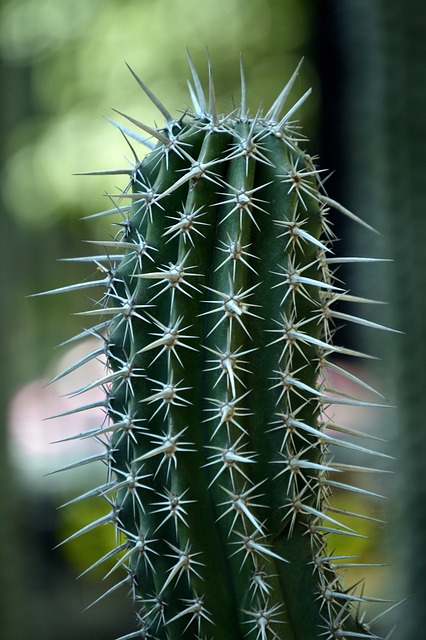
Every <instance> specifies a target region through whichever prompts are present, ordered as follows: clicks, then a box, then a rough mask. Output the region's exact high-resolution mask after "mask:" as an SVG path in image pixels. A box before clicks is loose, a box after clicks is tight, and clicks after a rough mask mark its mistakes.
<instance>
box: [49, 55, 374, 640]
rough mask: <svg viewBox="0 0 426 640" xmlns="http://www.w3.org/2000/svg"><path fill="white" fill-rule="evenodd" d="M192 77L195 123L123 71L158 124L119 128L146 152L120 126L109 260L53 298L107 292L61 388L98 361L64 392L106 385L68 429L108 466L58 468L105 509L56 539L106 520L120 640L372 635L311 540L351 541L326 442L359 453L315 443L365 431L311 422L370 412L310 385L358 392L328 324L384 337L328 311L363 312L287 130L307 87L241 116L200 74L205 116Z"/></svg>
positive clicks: (334, 564)
mask: <svg viewBox="0 0 426 640" xmlns="http://www.w3.org/2000/svg"><path fill="white" fill-rule="evenodd" d="M190 66H191V72H192V77H193V83H194V86H193V87H192V86H191V88H190V91H191V96H192V101H193V105H194V112H193V113H190V112H185V113H184V115H183V116H182V117H181V118H180V119H178V120H176V119H174V118H172V116H171V115H170V114H169V113H168V111H167V110H166V108H165V107H164V106H163V105H162V104H161V103H160V102H159V101H158V99H157V98H155V97H154V96H153V95H152V93H151V92H150V91H149V90H148V89H147V87H146V86H145V85H144V84H143V83H142V81H141V80H140V79H139V78H137V77H136V76H135V78H136V79H137V81H138V83H139V84H140V86H141V87H142V89H143V90H144V91H145V93H146V94H147V95H148V97H149V98H150V99H151V100H153V102H154V103H155V104H156V106H157V107H158V108H159V110H160V112H161V114H162V115H163V116H164V118H165V120H166V124H165V126H164V127H163V128H162V129H152V128H150V127H148V126H147V125H144V124H143V123H141V122H139V121H137V120H135V119H134V118H131V117H129V116H125V117H126V118H127V119H128V120H130V121H131V123H132V124H133V125H135V126H136V127H137V128H139V129H142V131H143V132H144V135H148V136H150V138H151V139H154V141H155V142H154V144H153V143H152V142H151V141H149V140H146V138H145V137H141V136H139V134H136V133H134V132H131V131H129V130H128V129H127V128H126V127H123V126H122V125H117V126H118V127H119V128H120V129H121V131H122V132H123V133H124V134H125V135H126V136H129V135H131V137H132V138H133V139H136V140H138V141H139V142H142V143H143V144H145V145H146V146H148V147H149V150H150V152H149V153H148V155H147V156H145V158H144V159H143V160H142V161H141V162H140V161H139V160H138V158H137V156H136V153H135V152H134V150H133V148H132V147H131V148H132V151H133V153H134V155H135V162H134V165H133V166H132V167H131V168H130V169H129V170H127V169H126V170H118V171H115V172H114V173H127V174H129V175H130V182H129V185H128V187H127V188H126V189H125V190H124V191H123V193H121V194H119V195H118V196H111V198H112V200H113V202H114V204H115V203H116V202H117V203H116V205H115V206H114V208H113V209H110V210H108V211H105V212H102V213H101V214H97V215H110V214H112V213H117V214H119V215H120V216H121V220H120V222H119V223H118V226H119V232H118V233H117V234H116V236H115V237H114V239H113V240H110V241H105V242H99V244H100V245H101V246H103V247H104V249H105V250H106V254H105V255H100V256H94V257H92V258H88V260H93V261H94V263H95V264H96V265H97V268H98V270H99V271H100V272H101V273H102V276H103V277H102V278H101V279H99V280H95V281H89V282H86V283H79V284H77V285H71V286H69V287H63V288H62V289H61V290H59V291H71V290H73V289H83V288H86V287H92V286H102V287H104V289H105V292H104V295H103V296H102V297H101V299H100V301H99V303H98V305H97V307H96V308H95V309H93V310H91V311H88V312H84V314H85V315H88V316H91V315H95V316H96V315H99V316H100V320H101V322H100V323H99V324H97V325H96V326H95V327H93V328H91V329H88V330H86V331H83V332H82V333H81V334H80V335H79V336H77V338H84V337H87V336H90V337H93V336H95V337H97V338H99V340H100V342H101V346H100V347H99V349H96V350H94V351H93V352H91V353H90V354H88V356H87V357H85V358H83V359H82V360H81V361H79V362H77V363H76V364H75V365H74V366H73V367H71V368H70V369H69V370H67V371H65V372H63V374H61V375H65V374H66V373H69V372H70V371H73V370H75V369H76V368H78V367H79V366H82V365H84V364H85V363H86V362H88V361H89V360H91V359H93V358H100V357H102V356H103V357H104V358H105V362H106V366H107V371H106V373H105V375H104V376H103V377H101V378H100V379H99V380H96V381H94V382H93V383H90V384H88V385H86V386H84V387H83V388H80V389H78V390H76V391H75V392H74V393H73V395H79V394H83V393H84V392H86V391H89V390H90V389H92V388H94V387H100V388H104V389H105V392H106V397H105V402H103V403H99V405H100V406H102V407H103V408H104V411H105V422H104V424H102V425H101V426H100V427H99V428H96V429H93V430H91V431H89V432H87V433H83V434H78V436H76V437H82V438H86V437H93V438H95V439H97V440H99V441H101V442H103V443H104V444H105V454H103V455H100V456H94V457H93V458H89V459H84V460H82V461H79V462H77V463H76V464H75V465H74V466H79V465H82V464H86V463H88V462H91V461H92V459H93V460H99V459H103V460H104V461H105V462H106V464H107V468H108V477H107V481H106V483H105V484H104V485H103V486H101V487H97V488H95V489H93V490H91V491H89V492H87V493H85V494H84V495H82V496H80V497H79V498H77V500H78V499H85V498H87V497H91V496H94V495H99V496H102V497H103V498H105V499H106V500H107V502H108V503H109V505H110V512H109V513H108V514H107V515H105V516H104V517H102V518H100V519H99V520H97V521H95V522H93V523H91V524H89V525H87V526H86V527H84V528H83V529H82V530H81V531H79V532H77V533H76V534H74V536H72V538H74V537H76V536H78V535H81V534H83V533H85V532H86V531H89V530H92V529H94V528H96V527H97V526H99V525H102V524H105V523H111V524H113V525H114V526H115V528H116V531H117V546H116V548H114V549H113V550H111V552H109V553H108V554H107V555H106V556H104V557H103V558H101V559H100V560H99V561H98V562H96V563H95V565H94V566H98V565H99V564H101V563H102V562H104V561H111V559H113V558H114V557H117V558H118V559H117V560H116V563H115V565H114V566H113V568H112V569H111V571H110V572H109V573H111V572H112V571H114V570H115V569H117V568H119V567H124V569H125V570H126V575H125V577H124V579H123V580H121V581H120V582H118V583H117V585H116V586H114V587H113V588H112V589H110V590H109V591H108V592H107V593H110V592H111V591H112V590H115V589H116V588H118V587H119V586H121V585H127V586H128V588H129V590H130V592H131V594H132V596H133V598H134V600H135V601H136V602H137V603H138V606H139V613H138V619H139V622H140V629H139V630H138V631H136V632H135V633H134V634H130V635H128V636H126V638H129V639H130V638H132V637H139V635H140V636H141V637H147V638H148V637H152V638H159V639H161V638H175V637H176V638H206V639H207V638H210V637H214V638H221V640H222V639H223V640H226V639H228V638H229V640H233V639H235V638H239V637H242V636H245V635H247V636H248V637H253V638H259V639H261V640H268V639H272V638H287V637H288V638H289V639H291V638H298V639H299V638H300V639H301V640H302V639H306V640H307V639H308V638H312V637H318V638H326V639H328V638H329V639H330V640H333V639H334V638H336V639H337V638H349V637H358V638H376V637H377V636H375V635H374V633H373V632H372V631H371V630H370V628H369V627H368V625H366V624H365V623H364V620H363V617H362V616H363V615H364V614H360V612H359V606H360V605H361V604H362V603H364V602H368V601H369V598H367V597H366V596H364V594H363V593H362V592H361V593H359V592H357V591H356V589H355V587H350V588H344V586H343V583H342V580H341V578H340V577H339V571H338V569H341V568H343V567H344V566H347V567H349V566H350V565H351V562H346V563H345V562H344V560H345V559H346V560H350V559H351V557H350V556H349V557H346V558H342V557H337V558H336V557H333V556H332V554H331V553H330V551H329V550H328V548H327V545H326V536H327V535H328V534H330V533H334V534H336V533H337V534H341V535H349V536H354V535H357V534H356V532H355V531H354V530H352V529H350V528H349V527H348V526H346V525H344V524H342V523H340V522H339V520H338V517H339V515H338V513H339V512H338V510H337V509H336V508H333V506H332V504H331V502H330V495H331V492H332V490H333V489H334V488H340V489H346V490H349V491H355V492H359V493H364V494H365V493H367V494H368V492H367V491H365V490H362V489H358V488H356V487H353V486H348V485H346V484H344V483H343V482H339V479H338V476H339V473H340V472H341V471H344V470H345V469H346V468H347V467H348V465H342V464H339V463H337V462H335V461H334V460H333V461H331V458H330V456H329V453H328V448H329V446H330V445H337V446H344V447H347V448H349V449H352V450H354V451H357V452H361V453H363V454H374V452H373V451H371V450H369V449H367V448H365V447H362V446H360V445H356V444H352V443H351V442H350V441H348V440H347V439H344V440H339V439H338V438H336V437H335V436H334V435H331V434H332V433H333V432H341V433H343V434H345V435H349V436H355V437H359V436H362V435H364V434H362V433H360V432H358V431H355V430H354V429H350V428H348V427H345V426H343V425H337V424H334V423H333V420H332V418H328V417H327V409H328V407H329V406H331V405H333V404H339V403H343V404H349V405H355V406H374V404H373V403H370V402H364V401H362V400H357V399H355V398H352V397H349V396H348V395H346V394H344V393H343V392H338V391H336V390H334V389H329V388H328V386H327V370H328V369H332V370H335V371H337V372H338V373H339V374H340V375H342V376H343V377H346V378H347V379H349V380H350V381H351V382H357V383H358V384H359V385H360V386H361V388H362V387H367V385H365V383H363V382H362V381H360V380H358V379H357V378H355V376H354V375H353V374H351V373H349V372H347V371H346V370H345V369H343V368H342V367H341V366H339V365H337V364H336V363H334V362H333V361H332V360H331V361H330V357H331V358H332V357H333V355H334V354H337V355H339V354H343V355H345V356H363V355H364V354H360V353H358V352H355V351H351V350H349V349H346V348H344V347H340V346H336V345H335V344H334V343H333V341H332V337H333V334H334V332H335V326H334V325H335V321H336V320H337V321H340V320H343V321H345V322H356V323H361V324H363V325H365V326H370V327H375V328H382V329H384V328H385V327H381V326H379V325H375V324H373V323H371V322H368V321H366V320H363V319H361V318H358V317H357V316H352V315H350V314H346V313H342V312H339V311H336V310H334V308H333V304H334V303H335V302H336V301H341V300H344V301H347V302H364V300H363V299H359V298H356V297H354V296H350V295H349V294H348V293H347V292H346V291H345V290H344V289H343V288H342V286H341V284H340V283H336V282H335V279H334V278H333V274H332V270H333V264H334V263H339V262H342V261H344V260H345V259H338V258H335V257H334V256H333V252H332V241H333V234H332V232H331V226H330V224H329V222H328V218H327V213H328V210H329V208H330V207H334V208H336V209H337V210H338V211H340V212H341V213H342V214H344V215H347V216H348V217H349V218H351V219H353V220H355V221H358V222H361V221H359V220H358V218H356V216H354V214H352V213H351V212H349V211H347V210H346V209H345V208H344V207H342V206H340V205H338V204H337V203H336V202H335V201H333V200H332V199H331V198H329V197H328V196H327V195H326V194H325V192H324V190H323V189H322V181H321V173H320V171H319V170H318V169H317V168H316V166H315V165H314V160H313V159H312V158H311V157H310V156H307V155H306V154H304V153H303V152H302V151H300V149H299V143H300V141H301V140H302V138H301V137H300V134H299V133H298V129H297V126H296V124H295V122H294V121H293V120H292V118H293V115H294V112H295V111H296V109H297V108H298V107H299V106H300V104H301V103H302V102H303V101H304V100H305V99H306V97H307V96H308V94H309V92H307V93H306V94H305V95H304V96H303V97H302V98H301V99H300V100H299V101H298V102H297V103H296V105H294V106H293V107H291V108H290V109H289V110H288V111H287V112H286V113H285V115H284V116H281V112H282V110H283V106H284V102H285V101H286V100H287V98H288V94H289V92H290V90H291V88H292V86H293V84H294V81H295V78H296V77H297V73H298V69H297V70H296V72H295V74H294V75H293V77H292V78H291V79H290V81H289V83H288V84H287V85H286V87H285V88H284V90H283V91H282V92H281V94H280V95H279V97H278V98H277V100H276V102H275V103H274V105H273V106H272V107H271V109H270V110H269V111H268V112H267V113H266V114H265V115H263V114H261V113H260V112H259V113H258V114H257V115H256V116H254V117H250V116H249V115H248V113H247V109H246V104H245V83H244V76H243V72H241V78H242V101H241V105H240V107H239V109H238V110H236V111H235V112H234V113H232V114H230V115H227V116H220V115H218V113H217V111H216V105H215V96H214V86H213V79H212V74H211V69H210V64H209V100H208V102H209V104H208V105H207V101H206V99H205V96H204V93H203V90H202V88H201V83H200V81H199V78H198V76H197V73H196V71H195V69H194V67H193V65H192V63H191V62H190ZM132 73H133V72H132ZM133 75H135V74H133ZM122 115H124V114H122ZM115 124H116V123H115ZM101 173H102V172H101ZM129 201H130V204H129V205H127V204H123V203H126V202H129ZM363 224H365V223H363ZM365 226H368V225H365ZM348 260H349V259H348ZM351 260H353V261H354V262H360V261H369V259H367V258H353V259H351ZM57 291H58V290H55V291H54V292H57ZM49 293H51V292H49ZM367 388H368V389H369V391H372V390H371V388H370V387H367ZM92 406H93V405H85V406H82V407H81V409H80V410H85V409H88V408H91V407H92ZM377 406H380V405H377ZM375 455H377V454H375ZM382 455H383V454H382ZM70 466H72V465H70ZM67 468H69V467H67ZM351 471H355V472H356V471H364V469H363V467H357V466H355V465H352V466H351ZM347 513H348V514H349V512H347ZM344 514H345V512H344V513H343V515H344ZM349 515H352V516H354V515H355V516H356V515H357V514H352V513H351V514H349ZM358 515H359V517H365V516H362V515H360V514H358ZM342 560H343V562H342ZM105 595H106V594H105Z"/></svg>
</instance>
